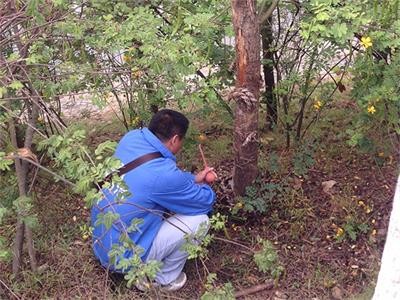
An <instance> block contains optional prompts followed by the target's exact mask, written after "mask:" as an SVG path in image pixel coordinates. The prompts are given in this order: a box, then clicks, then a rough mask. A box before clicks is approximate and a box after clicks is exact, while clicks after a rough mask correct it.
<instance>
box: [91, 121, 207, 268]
mask: <svg viewBox="0 0 400 300" xmlns="http://www.w3.org/2000/svg"><path fill="white" fill-rule="evenodd" d="M157 151H159V152H160V153H161V154H162V157H160V158H156V159H153V160H150V161H148V162H146V163H144V164H142V165H140V166H138V167H137V168H135V169H133V170H131V171H130V172H128V173H126V174H125V175H123V180H124V182H125V183H126V185H127V186H128V189H129V192H130V194H131V195H130V196H129V197H127V199H126V200H125V201H123V202H119V203H116V201H115V195H114V193H113V190H112V189H111V190H107V189H103V192H104V197H103V198H102V199H100V200H99V201H98V203H97V204H95V205H94V206H93V208H92V211H91V223H92V226H93V227H94V230H93V251H94V254H95V255H96V257H97V258H98V259H99V260H100V262H101V264H102V265H103V266H104V267H106V268H110V270H115V268H114V267H113V266H112V265H111V263H110V260H109V256H108V252H109V251H110V250H111V249H112V247H113V245H120V244H121V243H120V236H121V234H122V232H124V230H123V229H122V228H123V227H125V228H128V227H129V226H130V225H131V223H132V220H134V219H141V221H142V223H141V224H140V225H139V226H138V230H137V231H133V232H131V233H128V234H129V237H130V239H131V240H132V241H133V242H134V243H135V244H136V245H137V246H140V247H141V248H142V249H143V253H142V254H141V258H142V260H145V259H146V257H147V255H148V253H149V250H150V247H151V245H152V242H153V240H154V238H155V236H156V234H157V232H158V230H159V229H160V227H161V224H162V222H163V214H164V213H165V212H166V211H170V212H172V213H177V214H183V215H199V214H207V213H208V212H210V211H211V209H212V205H213V203H214V200H215V193H214V192H213V190H212V189H211V188H210V186H208V185H207V184H197V183H195V181H194V180H195V176H194V175H193V174H191V173H190V172H184V171H182V170H180V169H179V168H178V167H177V166H176V158H175V156H174V155H173V154H172V153H171V152H170V151H169V150H168V148H167V147H165V146H164V144H163V143H162V142H161V141H160V140H159V139H158V138H157V137H156V136H155V135H154V134H153V133H152V132H151V131H150V130H149V129H147V128H143V129H136V130H132V131H130V132H128V133H127V134H126V135H125V136H124V137H123V138H122V139H121V141H120V142H119V144H118V146H117V149H116V151H115V157H116V158H118V159H120V160H121V162H122V164H124V165H125V164H127V163H129V162H131V161H132V160H134V159H136V158H138V157H140V156H142V155H144V154H147V153H151V152H157ZM109 211H110V212H115V213H117V214H119V219H118V220H115V221H114V222H113V224H112V226H111V228H109V229H108V230H107V229H106V227H105V226H104V224H100V225H97V226H96V225H95V224H96V220H97V216H98V214H99V213H107V212H109ZM132 255H133V253H132V250H127V251H125V253H124V255H123V256H124V257H125V258H130V257H131V256H132ZM115 271H122V270H115Z"/></svg>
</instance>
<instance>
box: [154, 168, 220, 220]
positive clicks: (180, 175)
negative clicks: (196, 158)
mask: <svg viewBox="0 0 400 300" xmlns="http://www.w3.org/2000/svg"><path fill="white" fill-rule="evenodd" d="M208 171H209V170H208ZM200 173H202V172H200ZM200 173H199V174H200ZM199 174H198V175H199ZM206 174H207V172H203V174H202V175H200V176H198V175H196V177H193V176H189V175H188V174H187V173H186V172H182V171H181V170H179V169H176V170H175V171H173V172H168V173H167V174H160V175H159V176H158V178H157V180H156V181H155V185H154V189H153V192H152V193H151V195H150V200H152V201H154V202H156V203H157V204H159V205H161V206H162V207H164V208H166V209H168V210H170V211H172V212H174V213H178V214H183V215H198V214H206V213H208V212H209V211H211V209H212V205H213V203H214V200H215V193H214V191H213V190H212V189H211V187H210V186H209V185H207V184H198V183H196V182H195V181H198V180H199V181H200V182H203V181H204V177H205V175H206Z"/></svg>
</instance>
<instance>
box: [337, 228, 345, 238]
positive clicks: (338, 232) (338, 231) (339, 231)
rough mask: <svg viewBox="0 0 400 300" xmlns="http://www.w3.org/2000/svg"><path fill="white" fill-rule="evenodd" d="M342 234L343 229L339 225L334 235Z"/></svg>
mask: <svg viewBox="0 0 400 300" xmlns="http://www.w3.org/2000/svg"><path fill="white" fill-rule="evenodd" d="M343 234H344V230H343V229H342V228H340V227H338V229H337V230H336V237H340V236H342V235H343Z"/></svg>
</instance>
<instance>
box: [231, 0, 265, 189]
mask: <svg viewBox="0 0 400 300" xmlns="http://www.w3.org/2000/svg"><path fill="white" fill-rule="evenodd" d="M231 3H232V19H233V27H234V30H235V47H236V84H235V90H234V91H233V92H232V93H231V95H230V97H231V98H232V99H234V101H235V102H236V107H235V124H234V137H233V147H234V157H235V165H234V170H233V190H234V193H235V195H237V196H239V195H243V194H244V193H245V190H246V187H247V186H248V185H250V184H251V183H252V182H253V181H254V179H255V178H256V176H257V170H258V169H257V160H258V107H259V102H258V98H259V96H260V83H261V76H260V69H261V61H260V51H261V47H260V46H261V45H260V44H261V41H260V28H259V24H258V20H257V15H256V8H255V1H254V0H232V2H231Z"/></svg>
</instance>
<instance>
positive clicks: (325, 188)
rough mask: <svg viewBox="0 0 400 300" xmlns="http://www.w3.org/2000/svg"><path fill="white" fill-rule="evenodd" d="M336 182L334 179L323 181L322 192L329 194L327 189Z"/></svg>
mask: <svg viewBox="0 0 400 300" xmlns="http://www.w3.org/2000/svg"><path fill="white" fill-rule="evenodd" d="M336 183H337V182H336V181H335V180H328V181H323V182H322V184H321V185H322V190H323V191H324V193H327V194H331V193H330V192H329V190H330V189H331V188H332V187H333V186H334V185H335V184H336Z"/></svg>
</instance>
